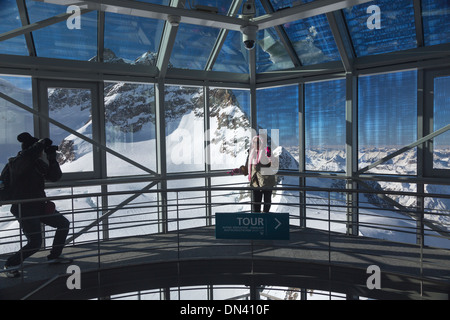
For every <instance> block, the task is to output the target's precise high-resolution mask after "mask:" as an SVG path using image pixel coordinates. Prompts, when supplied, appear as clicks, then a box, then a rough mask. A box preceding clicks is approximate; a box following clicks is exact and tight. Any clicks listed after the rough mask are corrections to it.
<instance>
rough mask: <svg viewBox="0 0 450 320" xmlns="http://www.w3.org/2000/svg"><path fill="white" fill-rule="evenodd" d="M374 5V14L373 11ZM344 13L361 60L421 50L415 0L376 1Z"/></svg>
mask: <svg viewBox="0 0 450 320" xmlns="http://www.w3.org/2000/svg"><path fill="white" fill-rule="evenodd" d="M372 5H373V6H376V7H373V8H375V9H374V10H372V9H371V8H369V7H370V6H372ZM368 9H369V10H368ZM367 11H369V13H368V12H367ZM343 12H344V15H345V18H346V21H347V26H348V29H349V32H350V36H351V38H352V41H353V47H354V48H355V51H356V55H357V56H367V55H373V54H380V53H386V52H393V51H398V50H406V49H412V48H416V47H417V41H416V32H415V30H416V28H415V24H414V8H413V1H411V0H397V1H391V0H374V1H371V2H369V3H364V4H360V5H357V6H354V7H351V8H347V9H344V10H343ZM378 18H379V20H377V19H378ZM376 22H379V28H377V27H376V26H377V24H376ZM369 26H370V27H369Z"/></svg>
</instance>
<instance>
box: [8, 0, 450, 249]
mask: <svg viewBox="0 0 450 320" xmlns="http://www.w3.org/2000/svg"><path fill="white" fill-rule="evenodd" d="M248 5H250V7H247V6H248ZM249 8H250V9H251V8H254V11H252V10H250V11H251V12H248V11H249ZM249 25H250V26H257V31H256V34H255V38H254V40H255V47H254V48H253V49H251V50H248V49H247V48H245V45H244V42H243V29H242V28H243V27H245V26H249ZM449 61H450V2H449V1H448V0H396V1H390V0H372V1H370V0H345V1H344V0H300V1H294V0H254V1H244V0H159V1H158V0H141V1H137V0H136V1H131V0H130V1H113V0H103V1H101V3H99V2H98V1H95V0H88V1H82V2H80V1H71V0H0V132H1V133H0V150H1V151H0V167H3V166H4V165H5V164H6V162H7V160H8V158H9V157H11V156H14V155H15V154H16V153H17V152H18V151H19V147H20V145H19V144H18V142H17V135H18V134H19V133H21V132H23V131H28V132H31V133H32V134H34V135H35V136H39V137H44V136H50V137H51V139H52V140H53V141H54V143H55V144H57V145H58V147H59V156H58V161H59V163H60V165H61V168H62V170H63V173H64V177H63V179H62V180H61V181H60V182H58V183H55V184H49V186H48V187H49V189H48V195H49V196H51V197H55V199H57V200H55V201H57V204H58V205H59V206H60V208H61V210H62V211H63V212H67V214H69V213H70V212H72V211H79V212H78V217H79V220H77V219H74V220H73V221H74V222H75V220H77V221H89V222H92V221H97V222H98V223H99V222H100V220H99V217H98V216H89V214H94V213H95V214H98V212H100V211H102V212H110V211H108V209H110V208H115V209H114V210H113V211H114V212H117V213H114V214H111V215H110V216H108V217H105V218H104V219H101V225H102V226H101V228H102V236H101V237H100V238H101V239H102V240H104V239H109V238H115V237H120V236H121V235H122V233H121V230H123V229H126V224H130V225H131V226H132V225H133V224H134V222H136V221H138V222H139V223H138V224H140V223H144V224H145V221H146V219H149V217H148V216H146V213H145V206H144V209H142V211H141V210H140V208H138V207H139V204H140V203H144V204H148V203H152V209H153V208H154V210H155V211H154V212H153V211H152V212H151V213H150V214H149V215H151V218H150V219H151V221H152V227H151V228H150V229H145V230H146V231H145V232H144V233H147V234H153V233H155V234H156V233H164V232H171V231H174V230H177V229H185V228H190V227H204V226H210V225H212V224H214V215H215V213H217V212H220V211H219V210H220V207H221V203H224V204H226V210H227V211H247V210H249V208H250V207H249V203H250V201H251V196H250V193H244V192H242V193H240V192H232V191H230V190H228V189H227V188H228V187H230V188H232V187H236V188H244V187H246V186H248V180H247V177H244V176H232V175H230V170H232V169H234V168H238V167H239V166H241V165H243V164H245V161H246V157H247V151H248V148H249V144H250V142H249V141H251V140H250V139H251V136H252V135H253V134H264V133H266V134H267V135H268V137H269V140H270V143H271V147H272V152H273V154H274V155H275V156H276V157H277V159H278V160H279V162H278V163H279V167H277V170H278V172H277V179H278V185H277V187H279V190H278V191H276V192H274V196H273V206H272V210H273V211H274V212H288V213H289V214H290V216H291V218H293V220H292V221H296V222H295V226H296V227H297V226H298V227H302V228H303V227H308V228H317V229H325V230H328V231H330V225H331V231H334V232H342V233H348V234H352V235H361V236H367V237H373V238H378V239H385V240H392V241H398V242H403V243H409V244H418V243H420V244H421V245H423V244H425V245H429V246H433V247H439V248H443V249H445V250H448V249H450V244H449V241H450V240H449V235H448V233H449V231H450V215H449V212H450V199H449V197H448V195H449V194H450V182H449V181H450V180H449V178H450V162H449V159H450V143H449V141H450V132H449V131H448V130H449V129H450V63H449ZM214 187H219V189H217V190H214ZM189 188H193V189H192V190H191V191H189V190H187V189H189ZM195 188H199V190H200V191H199V190H195ZM220 188H225V189H226V190H223V189H220ZM283 188H285V189H283ZM314 188H315V189H314ZM321 188H323V189H324V190H327V191H324V192H325V193H323V192H321ZM180 189H183V191H177V190H180ZM292 189H295V191H293V190H292ZM330 189H335V190H336V194H337V198H336V199H333V201H336V203H337V202H343V203H345V204H344V208H345V209H344V210H342V212H340V213H339V217H338V214H337V213H336V212H331V211H330V210H328V211H326V212H327V214H328V213H329V214H331V216H332V220H333V222H334V223H331V222H330V220H327V218H326V217H324V216H323V214H322V213H321V210H318V209H317V206H319V207H320V206H321V205H324V206H326V204H327V203H329V201H330V199H328V198H329V197H328V196H325V195H324V194H327V193H333V194H334V192H332V191H330ZM345 190H357V191H355V192H354V193H352V192H348V191H345ZM365 190H366V191H367V194H366V193H364V191H365ZM140 191H141V193H139V192H140ZM225 191H226V192H225ZM322 191H323V190H322ZM383 192H384V193H383ZM90 193H92V194H99V193H102V194H104V197H101V196H96V197H95V198H91V197H89V196H85V197H81V196H80V197H79V198H78V196H79V195H81V194H86V195H88V194H90ZM113 193H117V194H113ZM374 193H376V195H374ZM380 193H381V194H380ZM64 195H67V198H68V199H61V198H58V197H63V196H64ZM183 195H186V198H183ZM178 196H180V198H178ZM327 197H328V198H327ZM306 199H308V200H306ZM171 202H172V209H173V210H167V208H168V207H170V206H171V205H170V203H171ZM173 202H176V203H177V205H176V206H175V207H178V204H180V205H181V206H185V207H186V208H187V209H186V208H185V209H186V210H184V211H183V212H178V210H175V209H174V208H173V207H174V206H173ZM190 202H192V203H195V204H196V206H194V207H190V205H189V203H190ZM290 203H295V205H290ZM133 204H135V205H136V207H133ZM153 204H155V205H154V207H153ZM130 205H131V206H130ZM337 207H339V206H338V205H337V206H336V208H337ZM85 208H91V209H92V208H96V209H95V210H92V211H93V212H94V213H92V212H90V210H91V209H86V212H83V211H84V209H85ZM413 210H418V211H419V212H422V213H423V216H422V219H417V217H415V216H412V215H410V214H409V212H411V211H413ZM398 211H400V212H398ZM88 212H89V213H88ZM330 212H331V213H330ZM380 212H382V213H380ZM405 212H408V213H406V214H405ZM179 214H181V215H182V216H179ZM84 215H86V216H84ZM203 218H205V219H203ZM180 219H181V220H180ZM190 219H192V220H193V221H195V224H194V225H192V224H190ZM384 219H389V222H387V220H384ZM143 221H144V222H143ZM305 221H309V222H308V223H306V222H305ZM315 221H320V222H317V224H316V222H315ZM336 221H337V222H336ZM107 222H109V224H108V223H107ZM99 224H100V223H99ZM122 224H123V225H122ZM369 225H370V227H368V226H369ZM115 226H117V228H115ZM386 226H388V227H386ZM385 227H386V228H385ZM404 227H405V228H407V229H408V228H411V229H408V231H406V232H404V233H402V232H399V231H398V229H401V228H404ZM77 228H78V229H77V230H76V232H79V231H80V230H82V229H83V223H82V222H81V224H80V225H79V226H78V227H77ZM105 228H106V229H105ZM108 228H110V229H108ZM129 230H131V231H130V232H135V233H136V235H139V234H140V232H141V231H142V230H143V229H141V228H139V227H136V228H133V227H131V228H130V229H129ZM129 230H127V231H129ZM149 230H150V231H149ZM411 230H413V231H411ZM0 231H1V232H5V233H7V234H8V236H5V237H4V238H0V255H1V254H5V253H6V254H7V253H9V252H11V250H13V249H14V248H15V247H14V244H13V243H14V241H13V240H11V239H12V238H13V239H16V238H17V237H18V236H19V233H20V231H19V228H18V225H17V224H15V222H13V221H12V219H11V215H10V214H9V206H8V205H3V206H1V207H0ZM10 237H11V238H10ZM86 241H89V239H87V240H86Z"/></svg>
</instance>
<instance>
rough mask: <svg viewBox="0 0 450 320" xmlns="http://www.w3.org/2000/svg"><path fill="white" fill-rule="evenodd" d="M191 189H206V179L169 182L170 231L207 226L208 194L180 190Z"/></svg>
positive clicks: (168, 209) (168, 215)
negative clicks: (206, 204)
mask: <svg viewBox="0 0 450 320" xmlns="http://www.w3.org/2000/svg"><path fill="white" fill-rule="evenodd" d="M191 187H203V188H204V187H205V179H203V178H201V179H184V180H169V181H167V188H168V189H169V191H170V192H168V193H167V199H168V200H167V204H168V207H167V211H168V214H167V217H168V219H169V221H168V229H169V231H173V230H180V229H189V228H195V227H202V226H206V224H207V223H206V222H207V218H206V206H205V203H206V192H205V191H184V190H182V191H180V190H179V189H183V188H191Z"/></svg>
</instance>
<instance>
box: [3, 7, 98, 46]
mask: <svg viewBox="0 0 450 320" xmlns="http://www.w3.org/2000/svg"><path fill="white" fill-rule="evenodd" d="M91 11H93V10H90V9H85V8H81V9H80V14H85V13H88V12H91ZM72 15H73V13H72V12H69V13H61V14H58V15H56V16H54V17H51V18H48V19H45V20H41V21H38V22H35V23H32V24H29V25H26V26H23V27H21V28H17V29H14V30H11V31H7V32H5V33H2V34H0V42H1V41H5V40H8V39H12V38H15V37H17V36H20V35H25V34H27V33H29V32H32V31H35V30H39V29H42V28H45V27H48V26H51V25H52V24H56V23H59V22H62V21H66V20H67V19H68V18H70V16H72Z"/></svg>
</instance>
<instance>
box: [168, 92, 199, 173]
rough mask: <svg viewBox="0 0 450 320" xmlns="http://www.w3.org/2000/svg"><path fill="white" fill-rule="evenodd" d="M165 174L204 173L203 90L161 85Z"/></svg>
mask: <svg viewBox="0 0 450 320" xmlns="http://www.w3.org/2000/svg"><path fill="white" fill-rule="evenodd" d="M164 106H165V125H166V163H167V172H184V171H204V170H205V160H204V138H203V137H204V122H203V121H204V112H203V109H204V96H203V88H199V87H180V86H165V102H164Z"/></svg>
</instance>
